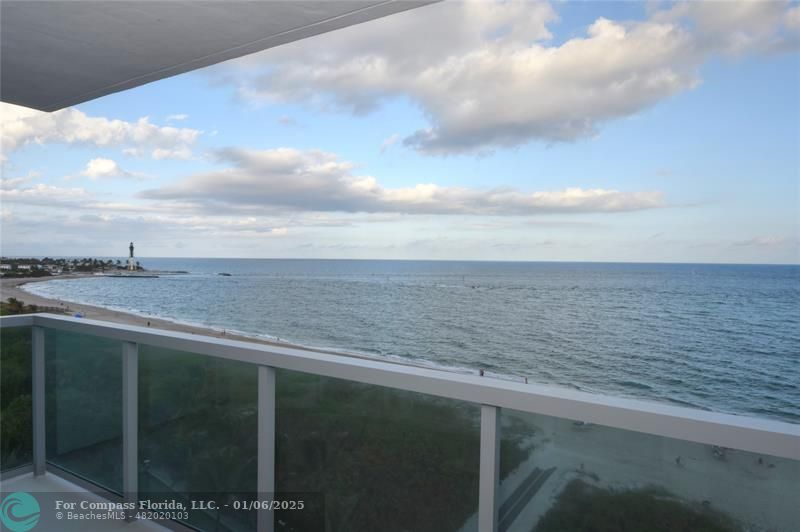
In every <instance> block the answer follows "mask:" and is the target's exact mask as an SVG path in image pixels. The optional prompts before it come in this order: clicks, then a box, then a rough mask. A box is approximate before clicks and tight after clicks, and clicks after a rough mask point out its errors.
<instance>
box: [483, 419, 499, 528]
mask: <svg viewBox="0 0 800 532" xmlns="http://www.w3.org/2000/svg"><path fill="white" fill-rule="evenodd" d="M480 464H481V465H480V489H479V490H478V531H479V532H497V523H498V518H497V514H498V509H499V506H500V505H499V502H498V495H497V490H498V484H499V483H500V409H499V408H498V407H496V406H489V405H481V461H480Z"/></svg>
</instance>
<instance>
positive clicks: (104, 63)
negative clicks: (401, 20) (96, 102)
mask: <svg viewBox="0 0 800 532" xmlns="http://www.w3.org/2000/svg"><path fill="white" fill-rule="evenodd" d="M433 1H435V0H327V1H325V0H322V1H320V0H317V1H307V0H284V1H272V0H270V1H213V2H205V1H179V0H171V1H124V0H122V1H108V0H104V1H80V2H64V1H60V0H57V1H37V2H30V1H25V0H4V1H3V2H2V3H0V24H1V25H0V49H1V50H2V54H1V55H2V64H0V78H1V80H2V83H1V85H0V95H2V101H4V102H8V103H13V104H17V105H23V106H26V107H32V108H34V109H39V110H42V111H55V110H58V109H61V108H63V107H67V106H70V105H75V104H79V103H81V102H85V101H88V100H92V99H94V98H99V97H100V96H105V95H106V94H111V93H114V92H119V91H123V90H126V89H130V88H133V87H137V86H139V85H143V84H145V83H149V82H151V81H156V80H159V79H162V78H166V77H170V76H174V75H176V74H182V73H184V72H189V71H191V70H195V69H198V68H203V67H206V66H209V65H213V64H215V63H219V62H221V61H226V60H228V59H233V58H236V57H240V56H243V55H247V54H251V53H254V52H258V51H261V50H264V49H267V48H271V47H273V46H279V45H281V44H285V43H288V42H292V41H296V40H300V39H305V38H307V37H311V36H313V35H318V34H320V33H325V32H328V31H331V30H335V29H339V28H344V27H346V26H351V25H354V24H359V23H361V22H366V21H369V20H373V19H376V18H380V17H383V16H386V15H391V14H393V13H398V12H400V11H405V10H407V9H413V8H416V7H420V6H423V5H426V4H430V3H433Z"/></svg>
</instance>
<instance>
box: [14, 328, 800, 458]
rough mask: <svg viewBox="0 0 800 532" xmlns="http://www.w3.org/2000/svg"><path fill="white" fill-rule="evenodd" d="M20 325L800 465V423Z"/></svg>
mask: <svg viewBox="0 0 800 532" xmlns="http://www.w3.org/2000/svg"><path fill="white" fill-rule="evenodd" d="M22 318H26V319H27V320H28V321H27V322H26V321H25V320H22ZM23 322H24V323H23ZM20 323H21V324H23V325H33V326H41V327H48V328H53V329H59V330H67V331H72V332H76V333H82V334H88V335H95V336H102V337H106V338H112V339H117V340H121V341H128V342H137V343H140V344H145V345H150V346H154V347H162V348H167V349H176V350H180V351H187V352H192V353H197V354H201V355H207V356H214V357H219V358H225V359H229V360H237V361H241V362H247V363H251V364H257V365H262V366H270V367H274V368H281V369H287V370H292V371H300V372H304V373H310V374H316V375H321V376H325V377H333V378H339V379H345V380H350V381H356V382H362V383H366V384H372V385H378V386H387V387H391V388H396V389H401V390H408V391H412V392H418V393H425V394H429V395H434V396H439V397H446V398H451V399H457V400H461V401H467V402H470V403H475V404H486V405H492V406H498V407H501V408H510V409H514V410H520V411H524V412H530V413H535V414H543V415H548V416H554V417H560V418H566V419H572V420H578V421H586V422H591V423H596V424H598V425H604V426H608V427H613V428H619V429H625V430H632V431H636V432H644V433H649V434H654V435H658V436H664V437H668V438H676V439H681V440H688V441H694V442H698V443H705V444H709V445H719V446H724V447H730V448H735V449H741V450H745V451H751V452H756V453H763V454H768V455H773V456H779V457H784V458H791V459H795V460H800V425H794V424H790V423H784V422H781V421H775V420H770V419H761V418H754V417H748V416H737V415H731V414H723V413H718V412H709V411H704V410H698V409H691V408H685V407H679V406H673V405H669V404H662V403H655V402H648V401H642V400H638V399H629V398H621V397H611V396H606V395H600V394H592V393H586V392H580V391H576V390H570V389H565V388H558V387H554V386H547V385H540V384H523V383H519V382H511V381H505V380H501V379H493V378H489V377H480V376H477V375H468V374H461V373H455V372H450V371H446V370H440V369H433V368H423V367H418V366H410V365H403V364H398V363H392V362H384V361H380V360H372V359H367V358H359V357H352V356H347V355H336V354H329V353H323V352H318V351H313V350H308V349H296V348H291V347H281V346H272V345H265V344H257V343H252V342H243V341H236V340H228V339H222V338H214V337H209V336H199V335H195V334H188V333H181V332H174V331H165V330H158V329H152V328H146V327H137V326H133V325H123V324H118V323H110V322H102V321H95V320H88V319H84V318H73V317H67V316H58V315H50V314H35V315H25V316H9V317H2V318H0V327H11V326H18V324H20Z"/></svg>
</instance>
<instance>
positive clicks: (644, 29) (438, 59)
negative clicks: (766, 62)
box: [221, 1, 800, 153]
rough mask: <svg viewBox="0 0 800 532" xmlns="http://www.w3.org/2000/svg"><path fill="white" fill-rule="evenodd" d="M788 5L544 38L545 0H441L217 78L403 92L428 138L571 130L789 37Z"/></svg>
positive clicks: (356, 108) (785, 43) (499, 142)
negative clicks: (717, 59) (421, 117)
mask: <svg viewBox="0 0 800 532" xmlns="http://www.w3.org/2000/svg"><path fill="white" fill-rule="evenodd" d="M787 5H788V4H787V3H786V2H688V3H679V4H677V5H674V6H672V7H671V8H670V9H667V10H662V11H656V12H655V13H653V15H652V16H651V18H650V19H648V20H645V21H637V22H616V21H611V20H607V19H605V18H598V19H597V20H596V21H594V22H593V23H592V24H590V25H589V26H588V28H587V29H586V33H585V35H583V36H576V37H573V38H571V39H569V40H567V41H565V42H563V43H559V44H550V43H549V42H548V40H549V39H550V38H551V35H550V33H549V31H548V28H547V26H548V24H550V23H552V22H554V21H555V20H556V19H557V15H556V13H555V11H554V10H553V9H552V7H551V6H550V5H548V4H546V3H543V2H519V1H509V2H481V1H477V2H474V1H466V2H443V3H440V4H435V5H431V6H427V7H424V8H420V9H416V10H411V11H409V12H406V13H401V14H398V15H394V16H392V17H386V18H384V19H381V20H377V21H373V22H370V23H369V24H363V25H358V26H355V27H351V28H347V29H344V30H339V31H336V32H331V33H329V34H326V35H321V36H317V37H315V38H313V39H306V40H304V41H299V42H295V43H292V44H289V45H285V46H282V47H280V48H275V49H271V50H268V51H265V52H263V53H260V54H257V55H255V56H251V57H248V58H244V59H241V60H239V61H237V62H235V63H234V66H233V67H232V66H230V65H229V66H225V67H221V68H224V69H230V68H234V69H236V68H238V69H239V70H238V71H235V73H234V75H228V76H226V79H229V80H236V82H237V83H239V90H240V94H241V95H242V96H243V97H245V98H249V99H258V100H265V101H269V102H276V101H277V102H286V101H303V102H310V103H312V104H314V105H317V106H320V107H322V108H327V107H330V106H335V107H338V108H343V109H347V110H349V111H351V112H353V113H356V114H363V113H367V112H370V111H371V110H373V109H375V108H376V107H378V106H379V105H380V104H381V102H382V101H383V100H385V99H387V98H391V97H398V96H399V97H407V98H410V99H411V100H412V101H413V102H415V103H417V104H418V105H419V106H420V107H421V109H422V110H423V112H424V113H425V116H426V117H428V119H429V121H430V124H429V127H426V128H423V129H421V130H419V131H416V132H407V134H406V137H405V141H404V142H405V143H406V144H407V145H410V146H413V147H415V148H417V149H419V150H422V151H424V152H429V153H451V152H460V151H469V150H479V151H480V150H486V149H492V148H496V147H502V146H517V145H520V144H523V143H526V142H528V141H530V140H540V141H544V142H553V141H572V140H575V139H579V138H583V137H587V136H592V135H595V134H596V133H597V132H598V131H599V128H600V126H601V125H602V124H603V123H604V122H606V121H609V120H613V119H617V118H621V117H626V116H631V115H633V114H636V113H637V112H639V111H641V110H643V109H645V108H647V107H649V106H652V105H655V104H657V103H659V102H661V101H664V100H665V99H668V98H670V97H672V96H674V95H676V94H678V93H681V92H683V91H686V90H689V89H691V88H693V87H695V86H696V85H697V84H698V83H699V82H700V77H699V67H700V66H701V65H702V64H703V63H704V62H705V61H706V60H708V59H709V58H710V57H711V56H713V55H715V54H739V55H740V54H744V53H750V52H763V51H772V50H779V49H786V48H787V47H788V48H791V47H792V46H795V45H796V44H797V39H796V38H795V36H793V34H792V33H791V28H792V27H794V26H795V25H796V24H797V21H796V19H797V18H798V17H799V16H800V15H797V14H796V13H795V10H796V9H797V8H792V9H787ZM423 36H424V37H423ZM409 133H410V134H409Z"/></svg>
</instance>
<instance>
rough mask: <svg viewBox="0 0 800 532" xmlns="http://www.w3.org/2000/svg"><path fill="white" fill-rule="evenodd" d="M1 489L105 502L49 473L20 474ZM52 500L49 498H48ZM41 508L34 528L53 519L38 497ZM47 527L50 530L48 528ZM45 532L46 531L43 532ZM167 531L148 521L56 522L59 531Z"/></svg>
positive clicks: (75, 500)
mask: <svg viewBox="0 0 800 532" xmlns="http://www.w3.org/2000/svg"><path fill="white" fill-rule="evenodd" d="M0 487H1V488H2V491H3V492H4V493H11V492H15V491H26V492H28V493H33V494H35V493H52V494H58V495H57V496H56V498H58V499H63V500H65V501H73V502H79V501H89V502H106V499H103V498H102V497H100V496H99V495H96V494H94V493H89V492H87V491H86V490H85V489H83V488H81V487H80V486H77V485H75V484H73V483H71V482H69V481H68V480H65V479H63V478H61V477H59V476H57V475H54V474H52V473H46V474H44V475H42V476H40V477H34V476H33V474H32V473H28V474H25V475H20V476H18V477H14V478H11V479H8V480H4V481H3V482H2V483H0ZM51 497H52V496H51ZM37 500H39V501H40V504H41V506H42V509H41V515H42V520H41V521H40V522H39V525H38V526H37V527H36V528H37V529H39V528H41V526H42V525H45V523H46V522H47V521H46V519H47V518H46V515H47V516H48V518H49V519H50V520H52V519H53V517H52V515H53V513H54V512H55V510H53V509H49V508H46V507H45V504H43V503H42V497H41V496H40V497H37ZM47 528H50V527H49V525H47ZM42 530H45V529H42ZM168 530H169V529H167V528H165V527H163V526H161V525H158V524H156V523H153V522H150V521H133V522H130V523H126V522H125V521H115V520H97V521H92V520H65V519H62V520H59V521H58V531H59V532H72V531H75V532H165V531H168Z"/></svg>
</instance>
